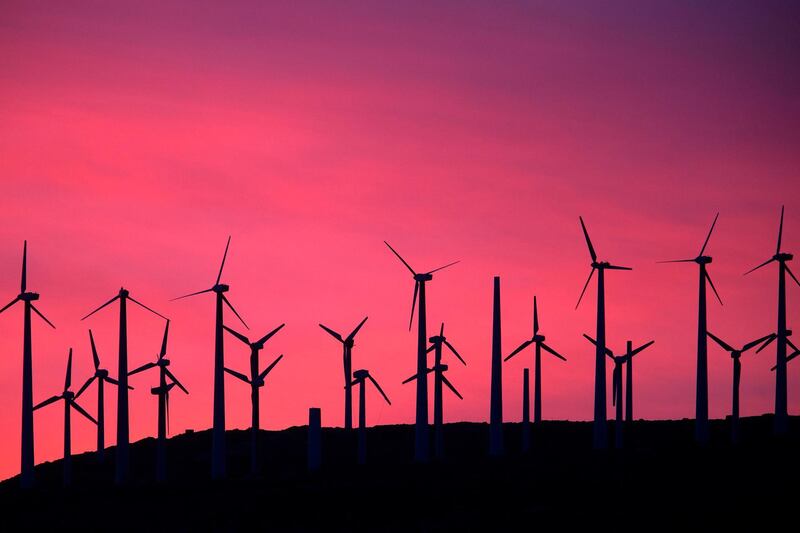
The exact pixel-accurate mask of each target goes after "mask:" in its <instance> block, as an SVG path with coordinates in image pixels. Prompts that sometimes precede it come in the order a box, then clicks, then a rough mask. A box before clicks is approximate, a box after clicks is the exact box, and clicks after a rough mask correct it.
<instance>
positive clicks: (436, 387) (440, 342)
mask: <svg viewBox="0 0 800 533" xmlns="http://www.w3.org/2000/svg"><path fill="white" fill-rule="evenodd" d="M428 340H429V341H430V343H431V347H430V348H428V352H431V351H432V352H433V353H434V357H435V358H434V364H433V367H432V368H428V369H426V370H425V374H426V375H427V374H429V373H431V372H433V373H434V374H433V376H434V381H433V439H434V441H433V442H434V456H435V457H436V458H437V459H442V458H444V412H443V411H444V408H443V403H444V402H443V401H442V385H446V386H447V388H448V389H450V390H451V391H452V392H453V394H455V395H456V396H457V397H458V399H459V400H463V399H464V397H463V396H461V394H459V392H458V391H457V390H456V388H455V387H454V386H453V384H452V383H450V381H449V380H448V379H447V378H446V377H445V375H444V373H445V372H447V369H448V366H447V365H445V364H442V352H443V349H442V347H443V346H447V348H448V349H449V350H450V351H451V352H453V355H455V356H456V357H457V358H458V360H459V361H461V363H462V364H463V365H464V366H467V362H466V361H464V359H462V357H461V355H459V353H458V352H457V351H456V349H455V348H454V347H453V345H452V344H450V342H449V341H448V340H447V337H445V336H444V322H442V327H441V328H440V329H439V335H435V336H433V337H431V338H430V339H428ZM418 377H419V376H418V375H417V374H414V375H413V376H411V377H410V378H408V379H407V380H405V381H403V385H405V384H406V383H409V382H411V381H413V380H415V379H417V378H418Z"/></svg>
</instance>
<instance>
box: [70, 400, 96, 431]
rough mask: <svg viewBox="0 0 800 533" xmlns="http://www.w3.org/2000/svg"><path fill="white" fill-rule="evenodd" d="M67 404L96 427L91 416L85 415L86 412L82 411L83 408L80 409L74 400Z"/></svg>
mask: <svg viewBox="0 0 800 533" xmlns="http://www.w3.org/2000/svg"><path fill="white" fill-rule="evenodd" d="M69 404H70V405H71V406H72V407H74V408H75V410H76V411H78V412H79V413H80V414H82V415H83V416H85V417H86V418H88V419H89V420H90V421H91V422H92V423H93V424H94V425H97V420H95V419H94V417H93V416H92V415H90V414H89V413H87V412H86V411H84V409H83V407H81V406H80V405H78V404H77V403H75V400H70V402H69Z"/></svg>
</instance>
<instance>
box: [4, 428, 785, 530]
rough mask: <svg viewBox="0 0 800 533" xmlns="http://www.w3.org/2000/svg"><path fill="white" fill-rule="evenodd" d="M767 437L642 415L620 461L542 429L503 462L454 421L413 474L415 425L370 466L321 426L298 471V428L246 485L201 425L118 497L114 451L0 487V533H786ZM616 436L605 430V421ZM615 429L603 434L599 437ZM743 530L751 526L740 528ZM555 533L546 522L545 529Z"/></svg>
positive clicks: (136, 448)
mask: <svg viewBox="0 0 800 533" xmlns="http://www.w3.org/2000/svg"><path fill="white" fill-rule="evenodd" d="M792 424H793V426H792V428H793V429H792V432H791V435H790V436H789V437H787V438H784V439H779V440H776V439H774V438H773V437H772V419H771V417H769V416H762V417H754V418H748V419H745V420H743V427H742V442H741V444H740V445H739V446H738V447H736V448H732V447H731V446H730V445H729V444H728V425H727V422H725V421H713V422H712V443H711V445H710V446H709V447H707V448H698V447H696V446H695V445H694V444H693V439H692V435H693V423H692V422H691V421H688V420H682V421H663V422H645V421H637V422H634V423H633V425H632V426H631V427H630V428H629V430H628V444H629V446H628V448H627V449H626V450H625V451H614V450H609V451H606V452H594V451H592V450H591V445H590V443H591V424H590V423H584V422H544V423H543V424H542V425H541V427H540V428H539V429H538V430H535V433H534V435H533V436H534V441H535V446H534V449H533V450H532V452H531V453H529V454H527V455H522V454H520V452H519V443H520V440H521V439H520V429H521V428H520V425H519V424H508V425H507V426H506V430H505V440H506V448H507V454H506V457H504V458H503V459H499V460H492V459H490V458H488V457H487V448H488V446H487V445H488V426H487V425H486V424H471V423H460V424H448V425H447V426H446V442H447V454H448V459H447V460H446V461H444V462H441V463H433V464H429V465H417V464H414V463H413V461H412V460H411V459H412V455H413V438H414V430H413V427H412V426H381V427H376V428H372V429H370V430H369V436H368V448H369V464H368V466H366V467H357V466H356V464H355V436H354V435H349V434H347V433H346V432H344V430H341V429H324V430H323V468H322V469H321V471H319V472H317V473H314V474H309V473H308V472H307V469H306V435H307V431H306V428H304V427H297V428H290V429H287V430H285V431H279V432H266V431H265V432H262V435H261V443H260V444H261V449H262V454H263V455H262V457H263V458H264V462H263V470H262V473H261V476H260V477H259V479H250V478H249V476H248V475H247V473H246V472H247V471H248V465H249V463H248V457H249V455H248V454H249V441H248V434H247V432H246V431H230V432H228V470H229V474H230V475H229V480H228V481H225V482H222V483H212V482H211V481H210V480H209V458H210V447H211V434H210V432H209V431H204V432H198V433H193V434H183V435H179V436H176V437H174V438H172V439H170V441H169V477H170V481H169V482H168V483H167V484H165V485H162V486H160V485H155V484H154V483H153V481H152V480H153V475H154V453H155V441H154V440H153V439H145V440H142V441H139V442H137V443H135V444H133V445H132V448H131V458H132V463H131V470H132V474H133V479H132V481H131V483H130V484H129V486H127V487H124V488H117V487H114V485H113V483H112V479H113V455H114V449H113V448H111V449H110V450H109V453H107V455H106V461H105V462H104V463H103V464H99V463H98V461H97V459H96V458H95V456H94V454H91V453H86V454H82V455H80V456H76V457H75V458H74V483H73V487H72V488H70V489H67V490H65V489H63V488H62V487H61V463H60V461H57V462H54V463H46V464H42V465H40V466H38V467H37V469H36V474H37V475H36V477H37V488H36V489H34V490H32V491H22V490H20V489H19V487H18V485H19V481H18V479H16V478H14V479H11V480H7V481H5V482H3V483H0V511H2V513H1V515H0V530H2V531H17V530H35V531H55V530H65V529H66V530H81V531H120V530H139V531H198V530H201V531H202V530H214V531H244V530H252V531H263V530H282V531H284V530H287V531H305V530H325V531H375V530H382V531H383V530H387V531H441V530H457V531H490V530H494V531H522V530H534V529H537V527H538V526H540V525H544V524H551V525H552V524H554V523H555V524H559V525H561V526H563V527H568V526H572V525H579V524H584V523H586V522H597V523H599V524H602V525H604V526H605V527H604V529H607V528H608V527H619V528H621V529H634V528H635V529H640V530H645V531H646V530H649V529H651V528H653V526H662V527H663V526H665V525H668V524H671V525H675V526H679V527H687V528H688V527H691V526H692V525H697V524H698V523H707V524H708V525H710V526H714V527H715V528H718V527H720V526H725V525H732V526H736V525H738V526H740V527H743V526H744V525H745V523H750V522H749V521H751V520H756V521H757V522H756V524H757V525H758V526H759V527H758V528H757V529H763V528H764V527H765V526H768V525H777V524H779V523H781V522H783V523H784V524H786V526H787V527H791V526H790V524H792V523H794V521H793V519H794V518H795V517H796V509H797V508H798V506H800V489H798V486H799V485H800V453H799V452H800V439H798V429H800V428H798V426H800V420H797V419H793V420H792ZM610 429H611V426H610ZM609 433H610V434H612V432H611V431H610V432H609ZM745 521H747V522H745ZM548 530H550V528H548Z"/></svg>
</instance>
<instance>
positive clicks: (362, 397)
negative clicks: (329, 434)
mask: <svg viewBox="0 0 800 533" xmlns="http://www.w3.org/2000/svg"><path fill="white" fill-rule="evenodd" d="M367 380H370V381H371V382H372V384H373V385H375V388H376V389H378V392H380V393H381V396H383V399H384V400H386V403H388V404H389V405H392V402H390V401H389V397H388V396H386V393H385V392H383V389H382V388H381V386H380V385H378V382H377V381H375V378H373V377H372V376H371V375H370V373H369V370H363V369H362V370H356V371H355V372H353V381H352V383H351V385H358V386H359V388H358V464H360V465H363V464H365V463H366V462H367V404H366V399H367V395H366V387H365V384H366V381H367Z"/></svg>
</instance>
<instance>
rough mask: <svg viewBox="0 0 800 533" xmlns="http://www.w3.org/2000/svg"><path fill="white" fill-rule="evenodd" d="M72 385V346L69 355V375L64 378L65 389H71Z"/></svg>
mask: <svg viewBox="0 0 800 533" xmlns="http://www.w3.org/2000/svg"><path fill="white" fill-rule="evenodd" d="M70 385H72V348H70V349H69V355H68V356H67V377H66V379H64V390H69V387H70Z"/></svg>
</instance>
